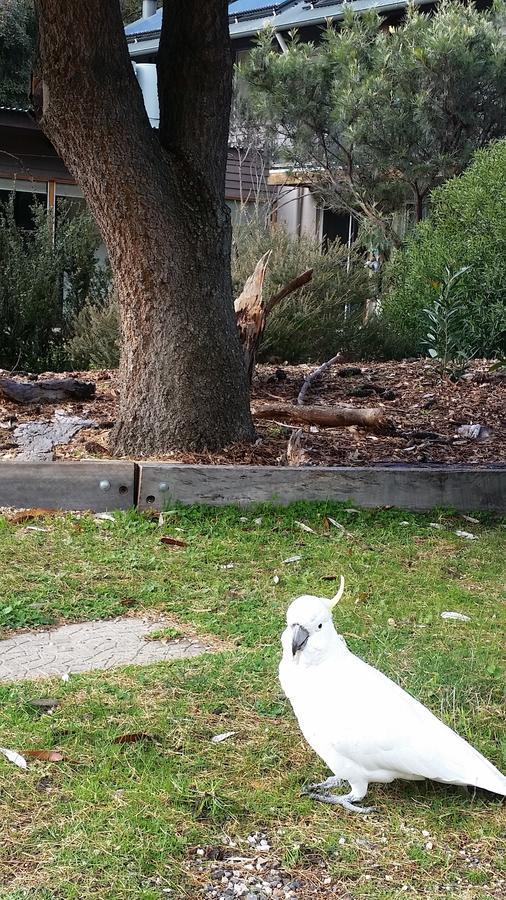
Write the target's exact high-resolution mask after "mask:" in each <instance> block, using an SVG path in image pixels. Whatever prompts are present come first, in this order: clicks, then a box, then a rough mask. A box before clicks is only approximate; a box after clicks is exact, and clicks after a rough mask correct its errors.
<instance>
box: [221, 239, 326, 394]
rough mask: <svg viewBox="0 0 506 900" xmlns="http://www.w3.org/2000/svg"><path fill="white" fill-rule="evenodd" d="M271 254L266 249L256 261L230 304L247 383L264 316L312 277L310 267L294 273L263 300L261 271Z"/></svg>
mask: <svg viewBox="0 0 506 900" xmlns="http://www.w3.org/2000/svg"><path fill="white" fill-rule="evenodd" d="M271 253H272V251H271V250H268V251H267V253H264V255H263V256H262V258H261V259H259V260H258V262H257V264H256V266H255V271H254V272H253V274H252V275H250V277H249V278H248V280H247V281H246V284H245V285H244V288H243V291H242V293H241V295H240V297H238V298H237V300H236V301H235V304H234V308H235V315H236V321H237V327H238V329H239V337H240V340H241V343H242V346H243V350H244V357H245V362H246V370H247V372H248V378H249V381H250V383H251V381H252V378H253V372H254V370H255V362H256V356H257V351H258V347H259V346H260V341H261V340H262V336H263V333H264V331H265V325H266V322H267V316H268V315H269V313H270V312H272V310H273V309H274V307H275V306H277V304H278V303H281V301H282V300H284V299H285V297H288V296H289V295H290V294H293V292H294V291H297V290H299V288H301V287H303V286H304V285H305V284H307V283H308V282H309V281H311V278H312V277H313V270H312V269H308V270H307V272H303V273H302V275H298V276H297V277H296V278H293V279H292V280H291V281H289V282H288V284H285V286H284V287H283V288H281V290H280V291H278V293H277V294H274V295H273V296H272V297H271V298H270V300H264V297H263V288H264V281H265V272H266V269H267V265H268V262H269V259H270V256H271Z"/></svg>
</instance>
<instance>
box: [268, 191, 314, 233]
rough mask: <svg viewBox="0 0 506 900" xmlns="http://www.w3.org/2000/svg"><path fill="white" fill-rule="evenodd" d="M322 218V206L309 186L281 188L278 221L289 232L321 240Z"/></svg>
mask: <svg viewBox="0 0 506 900" xmlns="http://www.w3.org/2000/svg"><path fill="white" fill-rule="evenodd" d="M322 218H323V217H322V215H321V208H320V207H319V206H318V204H317V202H316V200H315V198H314V195H313V193H312V191H311V190H310V189H309V188H308V187H305V186H304V185H298V186H297V187H292V186H290V185H286V186H285V187H281V188H280V190H279V200H278V204H277V221H278V222H279V224H280V225H282V226H283V228H286V230H287V232H288V233H289V234H293V235H294V237H301V236H302V235H307V236H308V237H312V238H316V239H317V240H321V238H322Z"/></svg>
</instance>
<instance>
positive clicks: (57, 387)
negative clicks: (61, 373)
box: [0, 378, 96, 403]
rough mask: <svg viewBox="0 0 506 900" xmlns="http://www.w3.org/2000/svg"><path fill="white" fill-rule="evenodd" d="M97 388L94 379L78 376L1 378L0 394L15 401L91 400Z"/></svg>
mask: <svg viewBox="0 0 506 900" xmlns="http://www.w3.org/2000/svg"><path fill="white" fill-rule="evenodd" d="M95 390H96V385H95V383H94V382H93V381H80V380H79V379H78V378H49V379H48V380H47V381H16V380H15V379H14V378H0V395H2V396H4V397H5V398H6V399H7V400H13V401H14V403H41V402H42V403H44V402H49V403H51V402H54V401H57V400H91V399H93V397H94V396H95Z"/></svg>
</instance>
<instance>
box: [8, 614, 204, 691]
mask: <svg viewBox="0 0 506 900" xmlns="http://www.w3.org/2000/svg"><path fill="white" fill-rule="evenodd" d="M164 624H165V623H164V622H163V621H161V622H153V621H152V620H150V619H141V618H139V619H137V618H133V617H132V618H123V619H121V618H119V619H109V620H106V621H101V622H83V623H82V624H81V625H79V626H76V625H62V626H61V627H60V628H56V629H52V630H46V631H37V632H33V633H32V634H20V635H17V636H15V637H12V638H7V639H6V640H3V641H0V659H1V663H0V681H24V680H28V679H32V678H45V677H49V676H55V675H60V676H62V675H67V674H71V673H72V672H90V671H92V670H94V669H112V668H114V667H116V666H125V665H129V664H131V663H134V664H136V665H138V664H148V663H152V662H160V661H163V660H170V659H181V658H188V657H192V656H198V655H200V654H201V653H205V652H206V651H208V650H209V649H210V648H209V647H208V646H206V645H205V644H203V643H202V642H200V641H197V640H190V639H188V638H184V639H179V640H177V641H169V642H165V641H156V640H153V641H146V640H145V636H146V635H147V634H149V632H150V631H156V630H158V629H160V628H163V626H164Z"/></svg>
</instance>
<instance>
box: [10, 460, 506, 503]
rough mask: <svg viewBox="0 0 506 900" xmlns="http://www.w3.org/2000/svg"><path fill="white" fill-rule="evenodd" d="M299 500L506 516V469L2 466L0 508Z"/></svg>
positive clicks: (98, 463) (91, 463)
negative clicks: (437, 509) (346, 502)
mask: <svg viewBox="0 0 506 900" xmlns="http://www.w3.org/2000/svg"><path fill="white" fill-rule="evenodd" d="M297 500H320V501H322V500H338V501H350V502H352V503H353V504H355V505H356V506H362V507H382V506H393V507H398V508H400V509H411V510H421V511H422V510H430V509H434V508H437V507H439V508H450V509H456V510H458V511H459V512H473V511H480V510H482V511H485V510H489V511H492V512H499V513H501V512H506V466H501V465H498V466H398V465H392V466H388V465H385V466H372V467H369V466H360V467H359V466H356V467H355V466H353V467H351V466H345V467H322V468H316V467H315V468H312V467H289V466H287V467H283V466H206V465H191V466H189V465H179V464H177V463H175V464H169V463H149V462H142V463H134V462H128V461H126V462H123V461H118V462H115V461H109V460H87V461H85V460H82V461H68V462H66V461H65V462H18V461H17V460H5V461H2V462H0V507H15V508H24V509H26V508H32V507H42V508H44V509H62V510H85V509H89V510H93V511H95V512H105V511H107V510H114V509H129V508H131V507H134V506H138V508H139V509H144V510H146V509H156V510H162V509H164V508H166V507H167V506H168V505H169V504H171V503H174V502H180V503H185V504H199V503H200V504H211V505H217V506H221V505H225V504H229V503H230V504H234V503H235V504H239V505H244V506H246V505H248V504H251V503H260V502H269V501H270V502H273V503H276V504H279V505H286V504H288V503H292V502H294V501H297Z"/></svg>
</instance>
